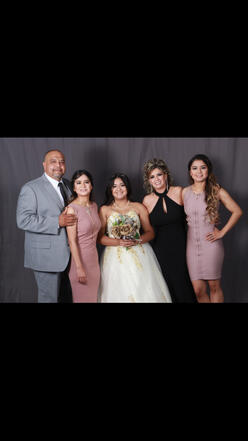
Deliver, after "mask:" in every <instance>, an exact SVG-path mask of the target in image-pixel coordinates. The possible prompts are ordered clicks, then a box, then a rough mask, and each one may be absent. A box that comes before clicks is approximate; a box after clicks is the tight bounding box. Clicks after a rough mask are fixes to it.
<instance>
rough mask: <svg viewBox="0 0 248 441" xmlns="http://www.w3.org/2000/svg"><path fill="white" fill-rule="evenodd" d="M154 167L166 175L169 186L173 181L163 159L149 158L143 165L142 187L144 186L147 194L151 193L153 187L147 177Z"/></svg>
mask: <svg viewBox="0 0 248 441" xmlns="http://www.w3.org/2000/svg"><path fill="white" fill-rule="evenodd" d="M156 168H158V169H159V170H161V171H162V172H163V173H164V174H165V175H167V181H168V186H169V188H170V187H171V185H172V183H173V180H172V177H171V174H170V171H169V169H168V167H167V164H166V163H165V162H164V161H163V159H157V158H153V159H149V161H147V162H146V163H145V165H144V173H143V177H144V188H145V190H146V193H147V194H151V193H152V192H153V187H152V185H151V184H150V182H149V179H150V176H151V173H152V171H153V170H155V169H156Z"/></svg>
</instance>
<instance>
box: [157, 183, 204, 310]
mask: <svg viewBox="0 0 248 441" xmlns="http://www.w3.org/2000/svg"><path fill="white" fill-rule="evenodd" d="M155 194H156V195H157V196H159V200H158V202H157V204H156V206H155V207H154V209H153V211H152V212H151V214H150V222H151V224H152V226H153V228H154V230H155V233H156V237H155V239H154V241H153V242H152V243H151V245H152V247H153V250H154V252H155V254H156V256H157V259H158V261H159V264H160V266H161V270H162V272H163V276H164V278H165V280H166V283H167V285H168V288H169V291H170V294H171V298H172V301H173V303H197V300H196V296H195V293H194V289H193V286H192V283H191V281H190V277H189V273H188V268H187V262H186V237H187V233H186V216H185V213H184V208H183V206H181V205H179V204H177V203H176V202H174V201H173V200H172V199H171V198H169V197H168V196H167V191H166V192H165V193H163V194H160V193H157V192H155ZM163 198H164V199H165V202H166V205H167V213H165V211H164V208H163Z"/></svg>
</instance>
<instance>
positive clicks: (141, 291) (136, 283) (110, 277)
mask: <svg viewBox="0 0 248 441" xmlns="http://www.w3.org/2000/svg"><path fill="white" fill-rule="evenodd" d="M100 267H101V282H100V287H99V293H98V294H99V296H98V297H99V302H101V303H172V300H171V296H170V293H169V290H168V287H167V285H166V282H165V280H164V278H163V275H162V272H161V269H160V266H159V263H158V260H157V258H156V256H155V254H154V252H153V249H152V247H151V245H150V244H149V243H146V244H144V245H137V246H135V247H131V248H128V249H127V248H125V247H106V248H105V250H104V252H103V254H102V257H101V262H100Z"/></svg>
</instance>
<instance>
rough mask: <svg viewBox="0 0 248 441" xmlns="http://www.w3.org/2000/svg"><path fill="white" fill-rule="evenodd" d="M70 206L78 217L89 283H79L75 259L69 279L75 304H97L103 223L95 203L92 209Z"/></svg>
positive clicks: (80, 243)
mask: <svg viewBox="0 0 248 441" xmlns="http://www.w3.org/2000/svg"><path fill="white" fill-rule="evenodd" d="M70 206H71V207H72V208H73V210H74V211H75V214H76V216H77V217H78V223H77V237H78V245H79V251H80V255H81V259H82V264H83V267H84V269H85V272H86V275H87V283H86V284H82V283H79V282H78V276H77V269H76V265H75V262H74V259H73V257H71V268H70V272H69V278H70V282H71V288H72V295H73V303H97V294H98V287H99V283H100V267H99V258H98V252H97V248H96V240H97V235H98V232H99V230H100V228H101V221H100V218H99V216H98V209H97V205H96V203H95V202H93V204H92V206H91V207H82V206H80V205H77V204H74V203H73V202H72V203H71V204H70Z"/></svg>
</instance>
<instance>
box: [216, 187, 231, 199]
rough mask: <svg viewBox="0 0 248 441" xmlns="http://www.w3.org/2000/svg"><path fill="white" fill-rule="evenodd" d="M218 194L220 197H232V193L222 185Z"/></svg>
mask: <svg viewBox="0 0 248 441" xmlns="http://www.w3.org/2000/svg"><path fill="white" fill-rule="evenodd" d="M218 196H219V199H220V200H222V199H226V198H231V196H230V194H229V193H228V192H227V191H226V190H225V189H224V188H222V187H220V189H219V192H218Z"/></svg>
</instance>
